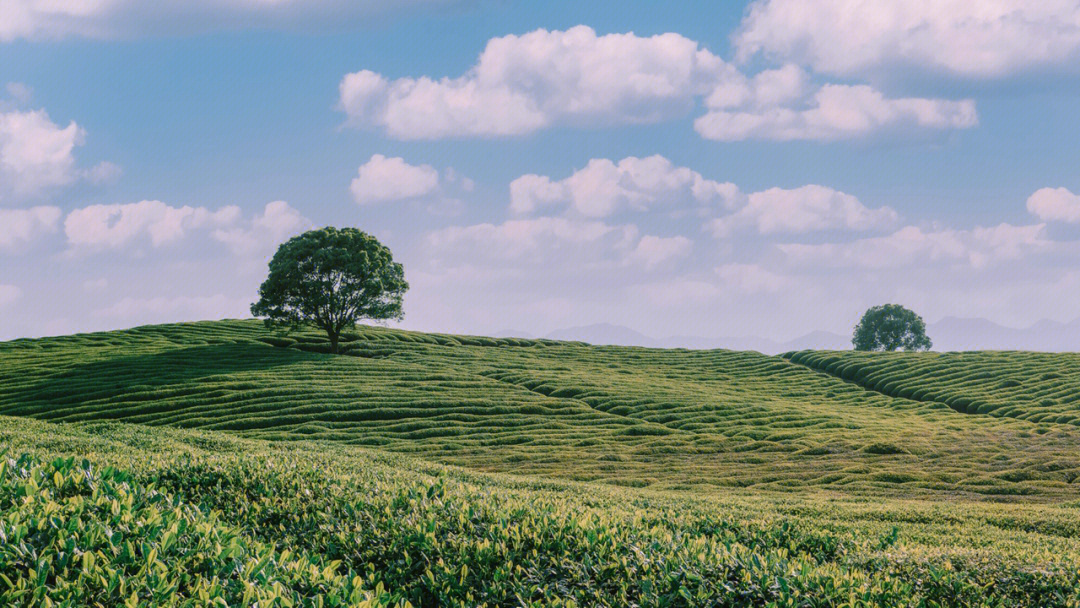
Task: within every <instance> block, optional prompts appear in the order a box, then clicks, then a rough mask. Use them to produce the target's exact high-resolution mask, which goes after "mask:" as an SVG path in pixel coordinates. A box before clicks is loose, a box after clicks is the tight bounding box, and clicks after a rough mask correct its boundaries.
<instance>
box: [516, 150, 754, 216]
mask: <svg viewBox="0 0 1080 608" xmlns="http://www.w3.org/2000/svg"><path fill="white" fill-rule="evenodd" d="M737 195H738V187H736V186H735V185H734V184H731V183H727V182H723V183H721V182H717V181H713V180H708V179H705V178H704V177H702V176H701V174H700V173H698V172H696V171H693V170H691V169H688V168H686V167H676V166H675V165H673V164H672V163H671V161H669V160H668V159H666V158H664V157H663V156H660V155H655V156H650V157H647V158H636V157H633V156H631V157H627V158H624V159H622V160H620V161H619V162H618V163H615V162H613V161H611V160H608V159H606V158H594V159H592V160H590V161H589V162H588V164H587V165H586V166H585V168H583V169H579V170H578V171H575V172H574V173H573V175H571V176H570V177H567V178H565V179H562V180H558V181H555V180H552V179H551V178H550V177H547V176H541V175H523V176H521V177H519V178H517V179H515V180H514V181H513V182H511V183H510V210H511V212H513V213H515V214H517V215H526V214H531V213H534V212H536V211H541V210H545V209H546V208H551V207H559V206H569V207H570V208H571V209H572V210H573V211H575V212H576V213H578V214H580V215H583V216H586V217H606V216H610V215H612V214H614V213H617V212H619V211H623V210H628V209H632V210H636V211H645V210H648V209H650V208H653V207H662V206H668V207H672V206H677V205H680V204H682V205H686V204H694V205H715V204H718V203H719V204H722V205H730V204H732V203H733V201H734V199H735V198H736V196H737Z"/></svg>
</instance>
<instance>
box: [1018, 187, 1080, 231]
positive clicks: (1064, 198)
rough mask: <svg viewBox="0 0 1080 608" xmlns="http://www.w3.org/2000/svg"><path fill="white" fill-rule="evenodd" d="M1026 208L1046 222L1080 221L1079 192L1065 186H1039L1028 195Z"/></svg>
mask: <svg viewBox="0 0 1080 608" xmlns="http://www.w3.org/2000/svg"><path fill="white" fill-rule="evenodd" d="M1027 210H1028V211H1029V212H1031V213H1032V214H1034V215H1035V216H1036V217H1038V218H1039V219H1041V220H1044V221H1048V222H1069V223H1074V224H1075V223H1080V194H1073V193H1072V192H1070V191H1069V190H1068V189H1066V188H1040V189H1039V190H1036V191H1035V192H1034V193H1032V195H1031V196H1029V197H1028V199H1027Z"/></svg>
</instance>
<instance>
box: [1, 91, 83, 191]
mask: <svg viewBox="0 0 1080 608" xmlns="http://www.w3.org/2000/svg"><path fill="white" fill-rule="evenodd" d="M84 138H85V133H84V131H83V129H82V128H81V127H79V126H78V125H77V124H75V123H74V122H70V123H68V125H67V126H66V127H61V126H60V125H57V124H56V123H54V122H53V121H52V120H50V119H49V115H48V114H47V113H46V112H45V111H44V110H34V111H26V112H21V111H18V110H14V111H11V112H0V200H2V199H5V198H9V197H15V198H23V197H30V196H39V195H41V194H43V193H44V192H46V191H47V190H49V189H51V188H55V187H58V186H64V185H67V184H70V183H71V182H73V181H75V180H76V179H77V178H78V176H79V174H78V171H77V170H76V168H75V157H74V155H73V154H72V151H73V150H74V149H75V146H79V145H82V143H83V139H84Z"/></svg>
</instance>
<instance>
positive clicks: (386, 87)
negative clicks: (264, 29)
mask: <svg viewBox="0 0 1080 608" xmlns="http://www.w3.org/2000/svg"><path fill="white" fill-rule="evenodd" d="M732 73H734V69H733V68H732V67H731V66H729V65H728V64H726V63H725V62H724V61H723V60H721V59H720V58H719V57H717V56H716V55H714V54H712V53H711V52H709V51H707V50H705V49H702V48H700V47H699V45H698V43H697V42H695V41H693V40H690V39H688V38H685V37H683V36H680V35H678V34H673V33H668V34H661V35H658V36H652V37H640V36H635V35H634V34H632V33H630V34H608V35H604V36H598V35H597V34H596V32H595V31H593V29H592V28H589V27H586V26H577V27H573V28H570V29H569V30H566V31H547V30H542V29H541V30H536V31H534V32H530V33H527V34H524V35H521V36H516V35H510V36H504V37H501V38H493V39H491V40H489V41H488V43H487V46H486V47H485V49H484V51H483V52H482V53H481V54H480V57H479V59H478V60H477V62H476V64H475V65H474V66H473V67H472V68H471V69H470V70H469V71H468V72H466V73H465V74H464V75H462V76H460V77H457V78H442V79H439V80H434V79H431V78H428V77H420V78H399V79H396V80H393V81H391V80H388V79H386V78H385V77H383V76H382V75H380V74H376V73H375V72H371V71H369V70H363V71H360V72H355V73H352V74H347V75H346V76H345V77H344V78H343V79H342V81H341V85H340V95H341V97H340V107H341V109H342V110H343V111H344V112H345V113H346V114H347V116H348V122H349V124H352V125H356V126H370V127H377V128H381V129H383V130H385V131H386V132H387V133H388V134H389V135H390V136H392V137H396V138H400V139H434V138H441V137H454V136H471V135H472V136H474V135H480V136H499V135H520V134H524V133H530V132H533V131H536V130H538V129H541V128H544V127H548V126H551V125H554V124H575V125H583V124H595V123H603V124H627V123H631V124H633V123H651V122H656V121H659V120H662V119H666V118H670V117H673V116H679V115H682V114H685V113H686V112H688V111H689V110H690V109H691V108H692V107H693V105H694V103H695V97H697V96H701V95H705V94H707V93H708V92H709V91H710V90H711V89H712V88H713V87H715V86H716V84H717V82H719V81H721V80H723V79H724V78H725V77H726V76H727V75H730V74H732Z"/></svg>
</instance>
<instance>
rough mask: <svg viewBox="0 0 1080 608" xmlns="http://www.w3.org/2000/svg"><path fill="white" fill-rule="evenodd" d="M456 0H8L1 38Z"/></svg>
mask: <svg viewBox="0 0 1080 608" xmlns="http://www.w3.org/2000/svg"><path fill="white" fill-rule="evenodd" d="M450 3H452V0H397V1H395V2H384V1H379V0H348V1H345V0H303V1H302V0H194V1H193V0H157V1H155V2H142V1H140V0H70V1H55V0H4V2H0V41H11V40H15V39H17V38H29V39H58V38H64V37H68V36H78V37H88V38H118V37H130V36H145V35H152V34H165V35H169V34H184V33H196V32H208V31H215V30H223V29H251V28H262V29H266V28H277V29H309V28H312V27H317V26H322V27H327V26H331V27H340V26H341V25H342V24H343V23H369V22H370V19H371V18H372V17H375V16H378V15H380V14H384V13H390V12H395V11H403V10H406V9H410V8H412V9H415V8H416V7H419V6H424V5H440V4H450Z"/></svg>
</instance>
